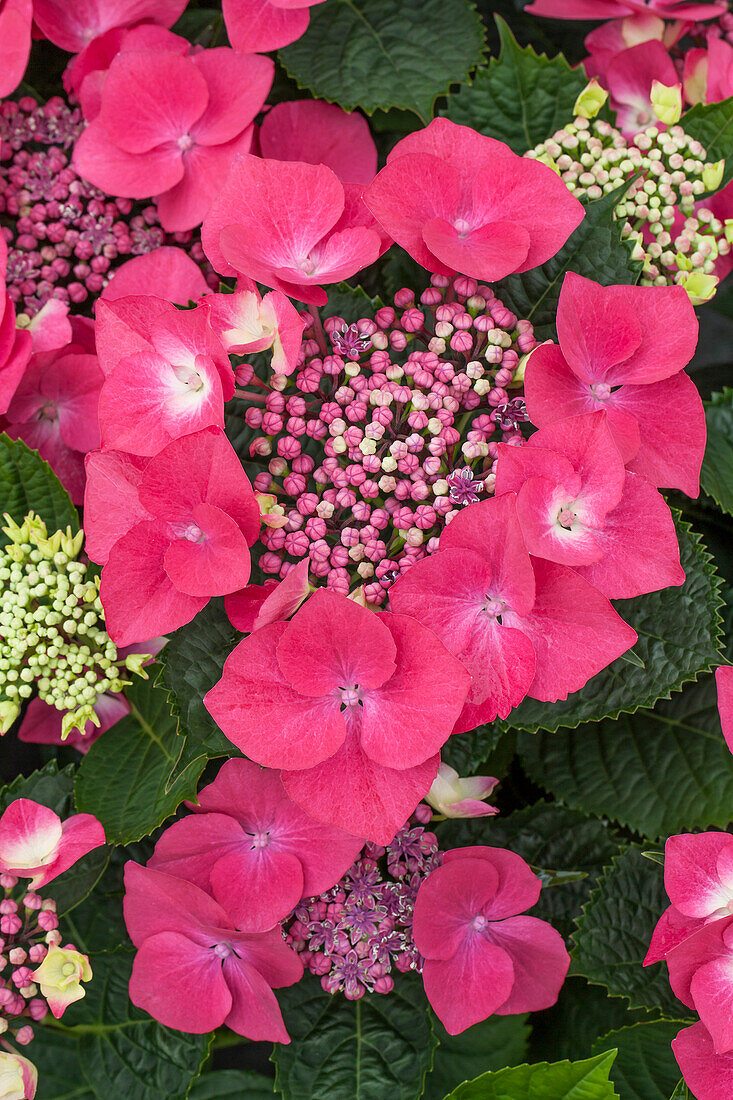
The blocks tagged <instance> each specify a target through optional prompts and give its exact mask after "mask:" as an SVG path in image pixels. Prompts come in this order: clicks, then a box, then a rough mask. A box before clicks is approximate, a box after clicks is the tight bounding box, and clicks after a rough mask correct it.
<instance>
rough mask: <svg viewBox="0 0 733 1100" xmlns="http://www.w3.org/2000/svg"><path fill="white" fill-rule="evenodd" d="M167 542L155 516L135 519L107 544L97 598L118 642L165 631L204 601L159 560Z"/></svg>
mask: <svg viewBox="0 0 733 1100" xmlns="http://www.w3.org/2000/svg"><path fill="white" fill-rule="evenodd" d="M168 545H169V538H168V536H167V534H166V533H165V529H164V528H163V527H162V525H161V524H160V523H158V522H142V523H138V524H136V526H134V527H133V528H132V529H131V530H130V531H128V532H127V534H125V535H123V536H122V538H121V539H119V540H118V541H117V542H116V543H115V544H114V546H113V547H112V549H111V550H110V553H109V557H108V559H107V563H106V565H105V566H104V569H103V570H102V583H101V587H100V598H101V600H102V606H103V607H104V614H105V620H106V626H107V630H108V632H109V635H110V637H111V638H112V639H113V641H114V642H115V644H116V645H120V646H124V645H130V644H132V643H133V642H139V641H141V640H142V639H143V638H150V637H154V636H155V635H157V634H168V633H170V632H171V631H173V630H177V629H178V627H179V626H184V625H185V624H186V623H190V621H191V619H193V618H194V616H195V615H197V614H198V612H199V611H201V609H202V608H203V607H205V606H206V604H207V603H208V599H207V597H206V596H188V595H186V594H185V593H183V592H179V591H178V589H177V588H175V586H174V585H173V584H172V582H171V581H170V580H169V578H168V575H167V573H166V572H165V568H164V566H163V560H164V556H165V552H166V550H167V548H168Z"/></svg>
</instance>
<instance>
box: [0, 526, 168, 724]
mask: <svg viewBox="0 0 733 1100" xmlns="http://www.w3.org/2000/svg"><path fill="white" fill-rule="evenodd" d="M5 520H6V522H7V526H6V527H3V528H2V530H3V531H4V532H5V534H6V535H7V537H8V539H9V542H8V543H7V545H6V546H5V547H3V548H2V550H0V732H2V733H5V732H6V731H7V730H8V729H9V728H10V726H11V725H12V724H13V722H14V721H15V719H16V718H17V716H18V714H19V712H20V707H21V704H22V702H23V700H24V699H29V698H30V697H31V695H32V694H33V693H34V691H37V692H38V695H39V696H40V698H41V699H42V700H43V701H44V702H46V703H49V704H50V705H51V706H53V707H55V708H56V709H57V710H60V711H64V712H65V714H64V719H63V733H64V735H65V736H66V735H67V734H68V733H69V732H70V731H71V730H72V729H74V728H78V729H79V730H81V731H83V730H84V728H85V726H86V723H87V722H88V721H91V722H93V723H94V724H95V725H99V720H98V718H97V715H96V714H95V711H94V704H95V703H96V701H97V699H98V698H99V696H100V695H102V694H103V693H104V692H108V691H109V692H120V691H122V689H123V688H124V687H125V686H126V684H128V683H129V681H128V680H126V679H124V674H125V672H126V671H127V670H129V671H132V672H135V673H137V674H138V675H141V676H143V677H145V672H144V670H143V668H142V664H143V663H144V661H145V660H147V659H148V656H149V655H147V654H135V655H134V656H130V657H127V658H120V656H119V654H118V652H117V647H116V646H115V644H114V643H113V642H112V641H111V639H110V637H109V635H108V634H107V632H106V630H105V628H104V614H103V611H102V605H101V602H100V599H99V579H98V578H97V577H93V576H89V575H88V574H87V568H88V567H87V565H86V564H85V563H84V562H82V561H79V560H78V559H79V554H80V552H81V547H82V542H83V540H84V532H83V531H79V532H78V533H77V534H76V535H72V533H71V529H70V528H67V530H66V532H62V531H56V532H55V533H54V534H52V535H49V534H48V532H47V530H46V525H45V523H43V521H42V520H40V519H39V518H38V516H36V515H34V513H33V512H31V513H29V515H28V516H26V518H25V519H24V521H23V523H22V524H21V525H20V526H19V525H18V524H17V523H15V522H14V521H13V520H12V519H11V518H10V516H8V515H6V516H5Z"/></svg>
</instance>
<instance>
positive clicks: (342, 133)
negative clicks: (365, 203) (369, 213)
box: [258, 99, 377, 187]
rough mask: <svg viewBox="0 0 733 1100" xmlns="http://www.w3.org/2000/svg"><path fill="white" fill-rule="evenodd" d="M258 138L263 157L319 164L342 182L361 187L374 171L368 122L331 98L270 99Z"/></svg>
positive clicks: (374, 161) (374, 154)
mask: <svg viewBox="0 0 733 1100" xmlns="http://www.w3.org/2000/svg"><path fill="white" fill-rule="evenodd" d="M258 137H259V145H260V152H261V153H262V156H263V157H265V158H266V159H267V160H300V161H305V162H306V163H307V164H325V165H326V167H327V168H330V169H331V171H332V172H335V173H336V175H337V176H338V178H339V179H340V180H341V181H342V182H343V183H357V184H361V185H362V186H364V187H365V186H366V185H367V184H368V183H371V182H372V180H373V179H374V177H375V175H376V174H377V147H376V145H375V144H374V139H373V137H372V135H371V133H370V131H369V123H368V122H367V120H366V119H365V118H364V116H363V115H362V114H359V112H358V111H352V112H348V111H344V110H343V108H342V107H339V106H338V105H337V104H335V103H323V102H321V100H317V99H293V100H289V101H288V102H286V103H276V104H275V106H274V107H272V108H271V109H270V110H269V111H268V112H267V114H266V115H265V117H264V119H263V122H262V125H261V126H260V130H259V135H258Z"/></svg>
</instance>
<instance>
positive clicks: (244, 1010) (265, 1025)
mask: <svg viewBox="0 0 733 1100" xmlns="http://www.w3.org/2000/svg"><path fill="white" fill-rule="evenodd" d="M223 971H224V977H225V978H226V982H227V985H228V987H229V990H230V992H231V997H232V1007H231V1010H230V1012H229V1013H228V1015H227V1017H226V1019H225V1021H224V1022H225V1023H226V1025H227V1027H229V1028H231V1030H232V1031H236V1033H237V1034H238V1035H244V1036H245V1038H247V1039H251V1040H253V1041H254V1042H268V1043H284V1044H286V1043H289V1042H290V1036H289V1035H288V1033H287V1030H286V1028H285V1024H284V1022H283V1018H282V1013H281V1012H280V1006H279V1004H278V1003H277V997H276V996H275V994H274V993H273V992H272V990H271V989H270V986H269V985H268V984H267V982H266V981H265V979H264V978H263V977H262V975H261V974H260V973H259V971H258V970H256V969H255V968H254V966H252V965H251V964H250V963H248V962H246V961H245V960H244V959H240V958H238V957H237V956H236V955H235V954H233V953H232V954H231V955H229V956H228V958H226V959H225V960H224V967H223Z"/></svg>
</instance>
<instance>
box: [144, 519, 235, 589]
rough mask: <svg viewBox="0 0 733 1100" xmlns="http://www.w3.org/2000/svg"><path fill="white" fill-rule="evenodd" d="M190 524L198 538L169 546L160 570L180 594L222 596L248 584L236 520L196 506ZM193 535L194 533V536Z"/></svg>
mask: <svg viewBox="0 0 733 1100" xmlns="http://www.w3.org/2000/svg"><path fill="white" fill-rule="evenodd" d="M193 522H194V524H195V525H196V529H197V531H198V532H200V534H198V535H196V537H195V538H193V539H189V538H178V539H174V541H173V542H171V543H170V545H169V546H168V549H167V550H166V552H165V557H164V558H163V567H164V569H165V571H166V573H167V574H168V576H169V577H170V579H171V580H172V581H173V584H174V585H175V586H176V588H177V589H178V591H179V592H186V593H187V594H188V595H189V596H224V595H226V593H227V592H232V591H236V590H237V589H238V588H241V586H242V585H243V584H246V583H247V581H248V580H249V574H250V570H251V566H252V563H251V559H250V556H249V547H248V546H247V542H246V540H245V538H244V535H243V534H242V532H241V530H240V529H239V527H238V525H237V523H236V522H235V520H233V519H232V517H231V516H228V515H227V514H226V512H222V510H221V509H220V508H216V507H214V505H212V504H206V503H204V504H197V505H196V507H195V508H194V510H193ZM194 534H195V532H194Z"/></svg>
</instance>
